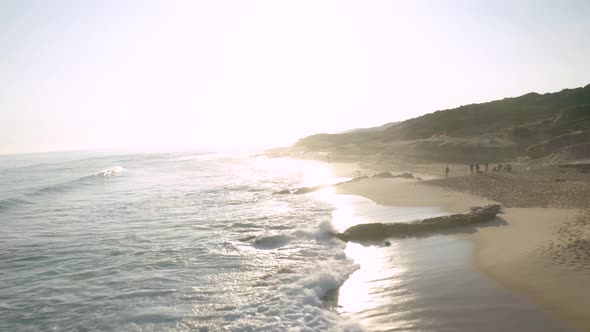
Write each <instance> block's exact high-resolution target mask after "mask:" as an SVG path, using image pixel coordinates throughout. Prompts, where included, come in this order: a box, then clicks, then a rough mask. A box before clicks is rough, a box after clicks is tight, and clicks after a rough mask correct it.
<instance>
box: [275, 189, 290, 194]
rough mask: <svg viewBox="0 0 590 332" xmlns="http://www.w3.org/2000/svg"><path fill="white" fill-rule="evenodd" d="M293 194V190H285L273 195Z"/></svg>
mask: <svg viewBox="0 0 590 332" xmlns="http://www.w3.org/2000/svg"><path fill="white" fill-rule="evenodd" d="M290 193H291V190H289V189H285V190H281V191H276V192H274V193H272V194H273V195H288V194H290Z"/></svg>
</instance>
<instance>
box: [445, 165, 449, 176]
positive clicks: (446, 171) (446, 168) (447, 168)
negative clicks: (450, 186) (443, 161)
mask: <svg viewBox="0 0 590 332" xmlns="http://www.w3.org/2000/svg"><path fill="white" fill-rule="evenodd" d="M445 177H447V178H448V177H449V165H447V167H445Z"/></svg>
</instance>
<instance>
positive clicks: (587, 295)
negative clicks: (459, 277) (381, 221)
mask: <svg viewBox="0 0 590 332" xmlns="http://www.w3.org/2000/svg"><path fill="white" fill-rule="evenodd" d="M337 168H338V169H340V170H342V169H343V168H342V167H341V165H340V167H337ZM348 169H352V168H350V167H349V168H348ZM357 173H358V172H357ZM338 174H342V173H341V172H338ZM464 174H465V173H464V172H463V173H462V174H460V176H456V177H451V178H447V179H433V180H427V181H417V180H401V179H371V178H369V179H364V180H361V181H358V182H353V183H347V184H344V185H340V186H338V188H337V192H338V193H340V194H349V195H360V196H364V197H366V198H369V199H371V200H372V201H374V202H375V203H377V204H381V205H390V206H437V207H441V208H444V209H445V210H447V211H448V212H451V213H458V212H464V211H466V210H468V209H469V208H470V207H472V206H481V205H485V204H490V203H501V204H502V205H503V206H504V207H505V214H503V215H501V216H500V217H499V218H497V219H496V220H495V221H492V222H489V223H486V224H482V225H481V226H478V227H471V228H469V229H457V230H453V231H450V232H449V233H451V234H455V236H460V237H463V238H466V239H468V240H470V241H472V242H473V243H474V253H473V261H474V265H475V266H476V267H477V268H478V269H479V270H480V271H482V272H484V273H485V274H487V275H488V276H490V277H491V278H493V279H494V280H496V281H497V282H498V283H499V284H501V285H503V286H505V287H507V288H509V289H511V290H512V291H514V292H516V293H518V294H521V295H523V296H525V297H526V298H528V299H529V300H531V301H532V302H534V303H536V304H537V305H538V306H539V307H540V308H542V309H544V310H545V311H546V312H548V313H549V314H550V315H552V316H554V317H556V318H558V319H560V320H562V321H564V322H566V323H568V324H570V325H572V326H573V327H575V328H578V329H580V330H582V331H590V317H589V316H588V308H590V287H588V280H590V222H588V217H587V214H586V212H585V211H584V209H583V207H584V204H585V201H584V200H583V199H581V198H579V197H581V196H582V194H583V193H584V192H585V191H586V190H587V183H585V182H579V181H578V182H573V181H569V182H568V181H563V182H560V183H559V184H560V185H559V186H553V184H554V182H553V179H551V178H550V177H547V175H546V174H543V178H536V177H535V176H534V174H533V175H530V174H528V175H523V176H518V175H515V174H494V175H492V174H482V175H474V176H469V175H467V176H465V175H464ZM562 176H563V174H562ZM542 182H545V184H543V183H542ZM539 184H541V186H540V187H539ZM544 188H545V189H547V188H554V189H553V190H545V191H543V190H544ZM484 196H485V197H484ZM392 222H394V220H392Z"/></svg>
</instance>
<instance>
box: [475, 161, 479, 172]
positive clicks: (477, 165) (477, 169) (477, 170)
mask: <svg viewBox="0 0 590 332" xmlns="http://www.w3.org/2000/svg"><path fill="white" fill-rule="evenodd" d="M475 171H476V172H477V173H479V163H477V164H475Z"/></svg>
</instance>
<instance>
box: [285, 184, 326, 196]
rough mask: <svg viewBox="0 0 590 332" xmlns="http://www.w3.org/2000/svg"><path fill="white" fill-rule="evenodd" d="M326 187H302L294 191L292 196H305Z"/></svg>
mask: <svg viewBox="0 0 590 332" xmlns="http://www.w3.org/2000/svg"><path fill="white" fill-rule="evenodd" d="M326 187H327V186H326V185H323V184H322V185H317V186H313V187H302V188H298V189H296V190H295V191H294V192H293V194H295V195H302V194H307V193H311V192H314V191H318V190H320V189H324V188H326Z"/></svg>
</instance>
